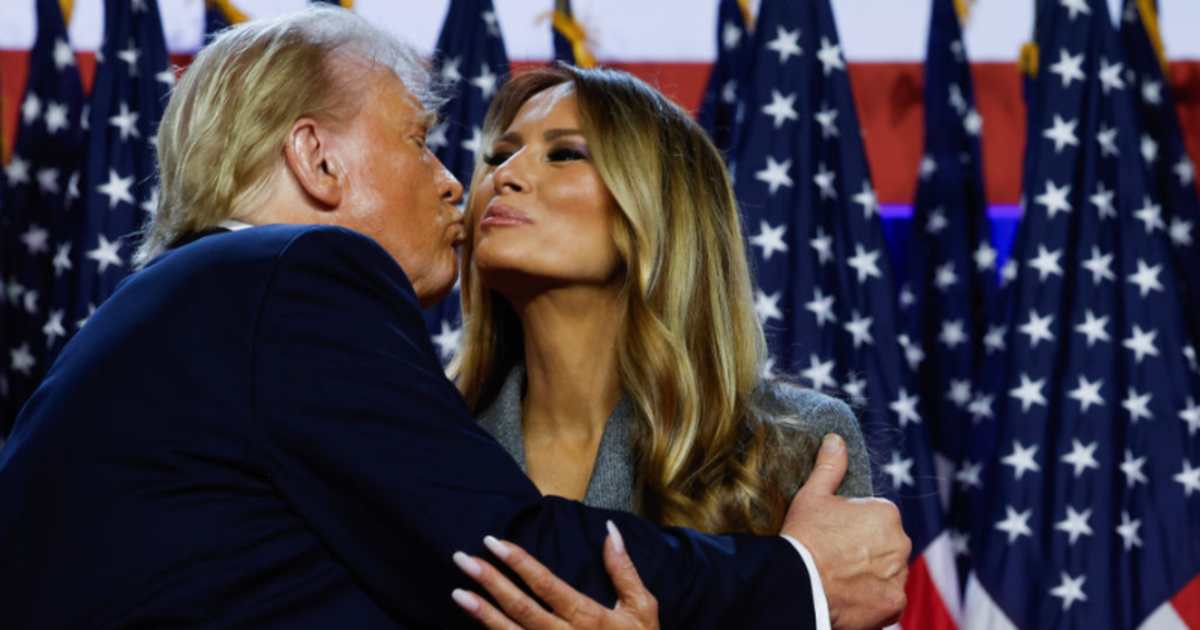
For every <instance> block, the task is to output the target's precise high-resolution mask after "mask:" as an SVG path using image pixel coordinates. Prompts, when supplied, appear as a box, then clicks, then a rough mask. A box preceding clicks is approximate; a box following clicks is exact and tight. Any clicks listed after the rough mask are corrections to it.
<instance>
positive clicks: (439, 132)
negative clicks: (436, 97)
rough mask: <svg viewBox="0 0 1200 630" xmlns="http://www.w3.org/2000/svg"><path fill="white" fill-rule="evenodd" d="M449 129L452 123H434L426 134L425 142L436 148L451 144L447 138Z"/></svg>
mask: <svg viewBox="0 0 1200 630" xmlns="http://www.w3.org/2000/svg"><path fill="white" fill-rule="evenodd" d="M449 129H450V124H449V123H446V122H440V123H438V124H436V125H434V126H433V128H432V129H430V130H429V133H427V134H425V144H426V145H427V146H429V147H431V148H434V149H440V148H442V147H444V146H446V145H448V144H450V141H449V140H447V139H446V132H447V131H448V130H449Z"/></svg>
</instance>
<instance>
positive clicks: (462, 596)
mask: <svg viewBox="0 0 1200 630" xmlns="http://www.w3.org/2000/svg"><path fill="white" fill-rule="evenodd" d="M450 599H453V600H454V602H455V603H456V604H458V605H459V606H462V607H463V608H466V609H467V610H468V611H470V612H475V611H477V610H479V600H478V599H475V596H474V595H472V594H471V593H469V592H467V591H464V590H462V589H461V588H456V589H454V591H453V592H451V593H450Z"/></svg>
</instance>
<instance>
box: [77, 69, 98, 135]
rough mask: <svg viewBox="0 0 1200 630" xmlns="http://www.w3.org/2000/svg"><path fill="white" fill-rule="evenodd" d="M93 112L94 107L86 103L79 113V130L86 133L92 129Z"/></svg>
mask: <svg viewBox="0 0 1200 630" xmlns="http://www.w3.org/2000/svg"><path fill="white" fill-rule="evenodd" d="M99 56H100V52H99V51H97V52H96V57H99ZM91 111H92V106H91V105H88V104H87V103H84V105H83V109H81V110H80V111H79V128H80V129H83V130H84V131H87V130H88V129H91V123H89V122H88V121H90V120H91V119H92V115H91Z"/></svg>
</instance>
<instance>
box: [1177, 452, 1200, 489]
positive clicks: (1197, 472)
mask: <svg viewBox="0 0 1200 630" xmlns="http://www.w3.org/2000/svg"><path fill="white" fill-rule="evenodd" d="M1171 479H1174V480H1175V481H1178V482H1179V483H1180V484H1182V485H1183V496H1185V497H1190V496H1192V492H1193V491H1195V492H1200V467H1196V468H1192V463H1191V462H1189V461H1188V460H1186V459H1185V460H1183V470H1182V471H1181V472H1180V473H1179V474H1177V475H1175V476H1174V477H1171Z"/></svg>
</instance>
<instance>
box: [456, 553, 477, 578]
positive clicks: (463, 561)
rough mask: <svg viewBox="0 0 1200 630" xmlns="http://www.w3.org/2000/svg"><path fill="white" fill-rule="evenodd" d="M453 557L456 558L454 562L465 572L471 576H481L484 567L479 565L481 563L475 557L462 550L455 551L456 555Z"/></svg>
mask: <svg viewBox="0 0 1200 630" xmlns="http://www.w3.org/2000/svg"><path fill="white" fill-rule="evenodd" d="M452 557H453V558H454V564H457V565H458V568H460V569H462V570H463V573H466V574H467V575H469V576H471V577H479V574H480V573H483V567H481V566H479V563H478V562H476V561H475V558H472V557H471V556H468V555H467V554H465V553H463V552H461V551H455V552H454V556H452Z"/></svg>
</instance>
